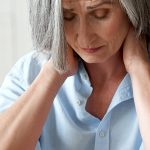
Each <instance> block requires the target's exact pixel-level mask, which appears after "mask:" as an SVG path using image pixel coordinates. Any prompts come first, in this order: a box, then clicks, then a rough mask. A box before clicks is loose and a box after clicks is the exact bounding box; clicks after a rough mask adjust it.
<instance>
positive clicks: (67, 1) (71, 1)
mask: <svg viewBox="0 0 150 150" xmlns="http://www.w3.org/2000/svg"><path fill="white" fill-rule="evenodd" d="M113 1H116V0H62V2H63V4H75V3H80V2H81V3H84V2H86V3H89V4H93V3H103V2H113Z"/></svg>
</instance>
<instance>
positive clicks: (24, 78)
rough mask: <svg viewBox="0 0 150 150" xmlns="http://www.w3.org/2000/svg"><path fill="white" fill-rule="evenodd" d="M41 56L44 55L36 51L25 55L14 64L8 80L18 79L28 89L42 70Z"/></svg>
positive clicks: (7, 76)
mask: <svg viewBox="0 0 150 150" xmlns="http://www.w3.org/2000/svg"><path fill="white" fill-rule="evenodd" d="M41 56H42V54H41V53H39V52H38V51H36V50H34V51H31V52H29V53H27V54H25V55H24V56H22V57H21V58H19V59H18V61H17V62H16V63H15V64H14V66H13V67H12V68H11V70H10V71H9V72H8V74H7V75H6V79H7V78H11V79H18V80H19V81H20V82H22V83H24V85H25V87H26V86H27V87H28V86H29V85H30V84H31V83H32V82H33V80H34V79H35V78H36V76H37V75H38V74H39V72H40V70H41V67H42V61H40V59H39V57H41ZM44 60H45V58H44V57H43V62H44Z"/></svg>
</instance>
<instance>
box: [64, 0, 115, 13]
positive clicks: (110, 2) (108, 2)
mask: <svg viewBox="0 0 150 150" xmlns="http://www.w3.org/2000/svg"><path fill="white" fill-rule="evenodd" d="M106 4H107V5H110V4H113V2H112V1H111V0H105V1H103V2H100V3H98V4H95V5H93V6H87V9H88V10H92V9H95V8H97V7H99V6H101V5H106ZM63 9H64V10H67V11H74V9H73V8H70V9H68V8H63Z"/></svg>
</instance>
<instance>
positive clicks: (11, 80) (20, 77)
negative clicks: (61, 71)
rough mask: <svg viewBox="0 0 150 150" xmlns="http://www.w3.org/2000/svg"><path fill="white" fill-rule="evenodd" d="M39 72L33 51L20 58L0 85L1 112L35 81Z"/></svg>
mask: <svg viewBox="0 0 150 150" xmlns="http://www.w3.org/2000/svg"><path fill="white" fill-rule="evenodd" d="M38 72H39V68H38V65H37V62H36V59H34V57H33V52H32V53H29V54H27V55H25V56H23V57H22V58H20V59H19V60H18V61H17V63H16V64H15V65H14V66H13V67H12V69H11V70H10V71H9V73H8V74H7V75H6V77H5V79H4V81H3V83H2V85H1V87H0V112H4V111H5V110H6V109H7V108H9V107H10V106H11V105H12V104H13V103H14V102H15V101H16V100H17V99H18V97H19V96H21V95H22V94H23V93H24V91H25V90H26V89H27V88H28V87H29V85H30V84H31V83H32V82H33V80H34V79H35V77H36V76H37V74H38Z"/></svg>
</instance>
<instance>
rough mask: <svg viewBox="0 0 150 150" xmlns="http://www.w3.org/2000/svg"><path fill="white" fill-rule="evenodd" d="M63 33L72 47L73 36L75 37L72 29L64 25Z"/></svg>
mask: <svg viewBox="0 0 150 150" xmlns="http://www.w3.org/2000/svg"><path fill="white" fill-rule="evenodd" d="M64 32H65V37H66V40H67V42H68V44H70V45H72V44H73V43H74V36H75V35H74V33H75V32H74V29H73V28H72V26H71V25H65V28H64Z"/></svg>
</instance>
